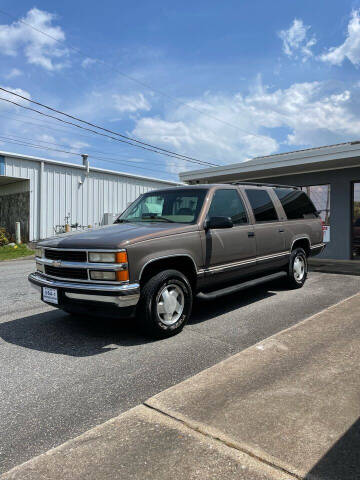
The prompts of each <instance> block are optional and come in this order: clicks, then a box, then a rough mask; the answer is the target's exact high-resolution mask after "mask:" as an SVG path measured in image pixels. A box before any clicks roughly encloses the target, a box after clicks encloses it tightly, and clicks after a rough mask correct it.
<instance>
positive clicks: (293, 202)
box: [274, 188, 318, 220]
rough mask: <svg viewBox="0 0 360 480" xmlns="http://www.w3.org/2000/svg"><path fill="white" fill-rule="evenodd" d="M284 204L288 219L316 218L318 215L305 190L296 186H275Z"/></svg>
mask: <svg viewBox="0 0 360 480" xmlns="http://www.w3.org/2000/svg"><path fill="white" fill-rule="evenodd" d="M274 191H275V193H276V195H277V197H278V199H279V200H280V202H281V205H282V206H283V208H284V210H285V213H286V216H287V218H288V220H297V219H299V218H316V217H317V216H318V214H317V211H316V208H315V207H314V204H313V203H312V201H311V200H310V198H309V197H308V196H307V195H306V193H305V192H302V191H301V190H296V189H295V188H274Z"/></svg>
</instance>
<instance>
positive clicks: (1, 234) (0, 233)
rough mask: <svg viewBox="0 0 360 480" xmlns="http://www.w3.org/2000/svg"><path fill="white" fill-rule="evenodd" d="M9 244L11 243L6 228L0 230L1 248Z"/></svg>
mask: <svg viewBox="0 0 360 480" xmlns="http://www.w3.org/2000/svg"><path fill="white" fill-rule="evenodd" d="M8 243H9V240H8V234H7V233H6V230H5V228H0V247H3V246H4V245H7V244H8Z"/></svg>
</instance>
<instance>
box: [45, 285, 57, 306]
mask: <svg viewBox="0 0 360 480" xmlns="http://www.w3.org/2000/svg"><path fill="white" fill-rule="evenodd" d="M42 294H43V300H44V302H50V303H56V304H58V303H59V302H58V291H57V289H56V288H49V287H43V292H42Z"/></svg>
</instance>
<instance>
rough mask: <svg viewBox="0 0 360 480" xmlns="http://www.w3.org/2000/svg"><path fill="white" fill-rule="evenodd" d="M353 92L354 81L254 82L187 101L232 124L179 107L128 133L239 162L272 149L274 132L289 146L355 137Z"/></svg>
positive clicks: (357, 120) (358, 110)
mask: <svg viewBox="0 0 360 480" xmlns="http://www.w3.org/2000/svg"><path fill="white" fill-rule="evenodd" d="M329 90H330V93H329ZM358 96H359V88H358V87H357V86H355V87H353V88H352V89H346V88H344V89H341V90H336V91H331V87H330V85H329V84H327V83H325V82H305V83H295V84H293V85H291V86H290V87H289V88H287V89H278V90H271V89H269V88H268V87H264V86H262V85H261V84H259V85H258V86H257V88H256V89H255V90H254V91H252V92H251V93H249V94H248V95H242V94H240V93H238V94H236V95H233V96H225V95H210V94H208V95H206V96H204V97H202V98H201V99H198V100H193V101H191V102H188V103H190V104H191V105H192V106H193V107H195V108H196V109H197V110H201V111H204V112H206V113H208V114H209V115H211V116H214V117H217V118H219V119H221V120H223V121H224V122H227V123H231V124H232V125H235V126H237V127H238V129H237V128H233V127H231V126H229V125H227V124H224V123H221V122H218V121H217V120H215V119H214V118H210V117H208V116H205V115H203V114H201V113H199V112H197V111H194V110H191V109H189V108H187V107H185V106H183V107H179V108H177V109H176V110H174V111H172V112H170V113H168V114H167V116H166V117H165V118H159V117H149V116H148V117H143V118H141V119H139V120H138V121H137V124H136V127H135V129H134V130H133V132H132V134H133V135H134V136H136V137H137V138H141V139H144V140H147V141H149V142H151V143H154V144H157V145H160V146H163V147H165V148H169V149H172V150H175V151H177V152H180V153H183V154H186V155H190V156H194V157H197V158H200V159H202V160H207V161H210V162H214V163H219V164H226V163H232V162H242V161H244V160H247V159H249V158H252V157H255V156H261V155H268V154H271V153H275V152H276V151H278V149H279V143H278V141H277V140H276V139H275V138H274V137H275V136H276V138H278V139H279V136H280V135H282V138H281V143H283V144H287V146H288V147H287V148H288V149H289V150H290V149H293V148H297V147H299V146H300V147H303V146H316V145H324V144H330V143H337V142H338V141H345V140H349V139H354V138H358V137H359V131H360V102H357V98H358ZM273 129H282V130H283V132H282V133H280V134H279V130H273ZM246 132H248V133H246ZM284 132H285V133H284ZM251 133H253V134H254V135H252V134H251ZM279 141H280V140H279ZM169 163H171V168H170V167H169V171H172V172H174V171H179V170H184V169H191V168H196V167H195V166H193V167H192V166H191V164H189V163H186V164H184V163H183V162H181V163H179V165H176V164H175V166H174V161H173V160H171V161H169Z"/></svg>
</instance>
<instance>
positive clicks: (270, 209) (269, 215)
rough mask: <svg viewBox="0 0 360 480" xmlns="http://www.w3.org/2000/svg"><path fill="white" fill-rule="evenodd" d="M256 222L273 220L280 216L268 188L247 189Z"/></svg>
mask: <svg viewBox="0 0 360 480" xmlns="http://www.w3.org/2000/svg"><path fill="white" fill-rule="evenodd" d="M246 195H247V197H248V199H249V202H250V205H251V208H252V209H253V212H254V215H255V221H256V222H273V221H274V220H278V216H277V213H276V210H275V207H274V204H273V202H272V200H271V198H270V195H269V194H268V192H267V191H266V190H260V189H255V188H251V189H250V188H249V189H248V190H246Z"/></svg>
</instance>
